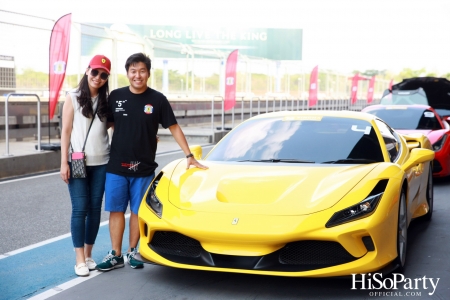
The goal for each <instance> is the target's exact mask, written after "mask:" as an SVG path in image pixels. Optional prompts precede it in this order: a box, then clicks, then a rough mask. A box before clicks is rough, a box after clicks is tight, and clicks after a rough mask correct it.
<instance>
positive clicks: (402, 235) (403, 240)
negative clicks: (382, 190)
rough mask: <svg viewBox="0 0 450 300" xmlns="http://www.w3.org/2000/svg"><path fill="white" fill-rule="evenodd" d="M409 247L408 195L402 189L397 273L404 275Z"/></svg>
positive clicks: (396, 262) (398, 228)
mask: <svg viewBox="0 0 450 300" xmlns="http://www.w3.org/2000/svg"><path fill="white" fill-rule="evenodd" d="M407 245H408V221H407V210H406V194H405V191H404V190H403V189H402V192H401V194H400V200H399V203H398V218H397V258H396V259H395V261H394V262H395V264H396V265H397V266H398V267H397V272H400V273H403V271H404V269H405V263H406V250H407Z"/></svg>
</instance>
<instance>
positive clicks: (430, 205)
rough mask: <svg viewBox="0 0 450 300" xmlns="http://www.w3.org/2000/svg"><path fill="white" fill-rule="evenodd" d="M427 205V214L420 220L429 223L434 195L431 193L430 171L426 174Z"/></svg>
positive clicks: (431, 178) (431, 179) (431, 175)
mask: <svg viewBox="0 0 450 300" xmlns="http://www.w3.org/2000/svg"><path fill="white" fill-rule="evenodd" d="M427 204H428V212H427V213H426V214H425V215H424V216H422V220H424V221H430V220H431V217H432V216H433V208H434V193H433V174H432V171H431V166H430V171H429V172H428V183H427Z"/></svg>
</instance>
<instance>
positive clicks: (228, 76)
mask: <svg viewBox="0 0 450 300" xmlns="http://www.w3.org/2000/svg"><path fill="white" fill-rule="evenodd" d="M237 61H238V50H234V51H233V52H231V53H230V55H228V58H227V65H226V67H225V104H224V110H229V109H232V108H233V107H234V105H235V104H236V67H237Z"/></svg>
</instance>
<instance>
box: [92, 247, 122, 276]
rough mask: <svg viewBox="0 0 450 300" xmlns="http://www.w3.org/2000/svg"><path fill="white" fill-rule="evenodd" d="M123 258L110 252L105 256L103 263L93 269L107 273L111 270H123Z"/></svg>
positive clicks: (112, 251)
mask: <svg viewBox="0 0 450 300" xmlns="http://www.w3.org/2000/svg"><path fill="white" fill-rule="evenodd" d="M123 266H124V263H123V256H122V255H120V256H116V251H115V250H111V251H109V252H108V255H106V256H105V258H104V259H103V261H102V262H101V263H99V264H98V265H97V267H95V269H97V270H99V271H109V270H112V269H117V268H123Z"/></svg>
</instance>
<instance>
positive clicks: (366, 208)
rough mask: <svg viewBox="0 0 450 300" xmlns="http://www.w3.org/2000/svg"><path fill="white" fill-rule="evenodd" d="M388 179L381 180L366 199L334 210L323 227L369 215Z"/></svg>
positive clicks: (375, 206) (381, 195)
mask: <svg viewBox="0 0 450 300" xmlns="http://www.w3.org/2000/svg"><path fill="white" fill-rule="evenodd" d="M387 182H388V180H381V181H379V182H378V184H377V185H376V186H375V188H374V189H373V190H372V192H371V193H370V195H369V196H367V198H366V199H364V200H363V201H361V202H359V203H358V204H355V205H352V206H350V207H347V208H346V209H343V210H341V211H338V212H335V213H334V214H333V216H331V218H330V220H328V222H327V224H326V225H325V227H327V228H330V227H333V226H337V225H340V224H343V223H347V222H351V221H354V220H357V219H361V218H364V217H367V216H369V215H371V214H372V213H373V212H374V211H375V209H376V208H377V205H378V202H380V199H381V197H383V194H384V190H385V189H386V186H387Z"/></svg>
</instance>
